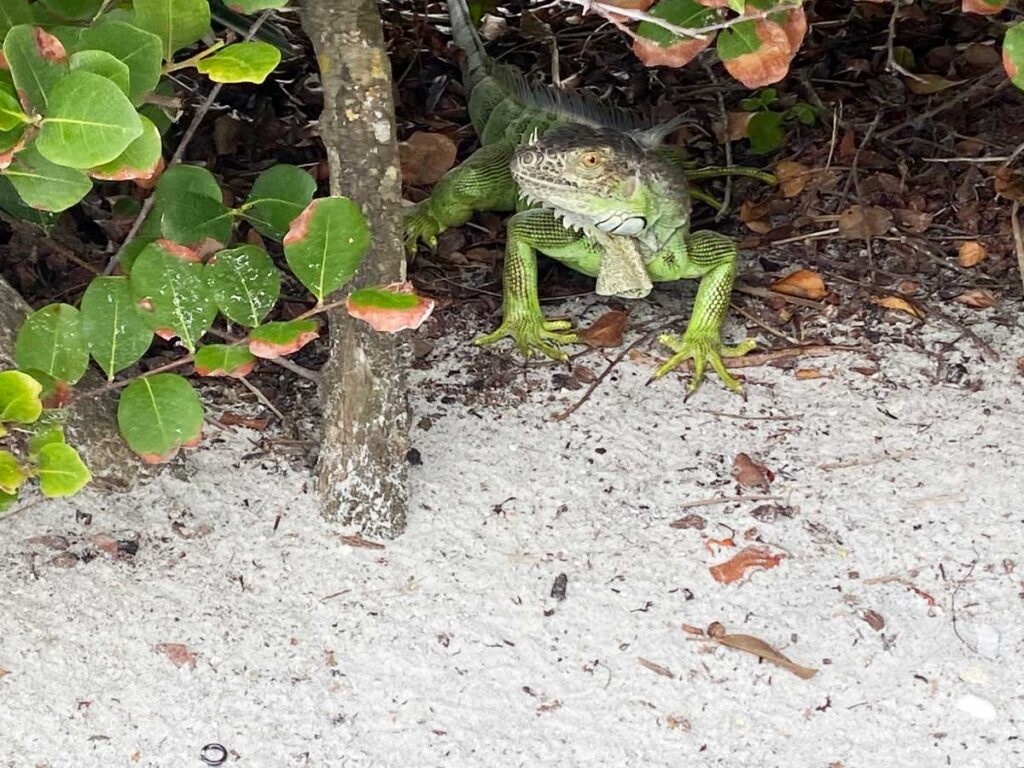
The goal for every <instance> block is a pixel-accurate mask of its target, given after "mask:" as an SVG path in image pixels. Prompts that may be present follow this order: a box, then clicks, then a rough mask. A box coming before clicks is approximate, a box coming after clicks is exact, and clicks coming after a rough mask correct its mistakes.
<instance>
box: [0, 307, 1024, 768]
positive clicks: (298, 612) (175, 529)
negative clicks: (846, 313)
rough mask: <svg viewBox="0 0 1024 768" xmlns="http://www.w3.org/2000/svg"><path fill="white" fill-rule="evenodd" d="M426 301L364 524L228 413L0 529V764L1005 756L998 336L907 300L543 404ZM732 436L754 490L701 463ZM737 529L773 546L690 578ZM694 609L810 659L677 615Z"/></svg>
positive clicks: (1020, 627)
mask: <svg viewBox="0 0 1024 768" xmlns="http://www.w3.org/2000/svg"><path fill="white" fill-rule="evenodd" d="M671 301H672V300H671V299H666V302H668V303H669V304H670V303H671ZM583 307H584V305H583V304H578V303H570V304H569V305H567V307H566V309H567V310H568V311H570V312H572V313H577V314H578V313H579V311H581V308H583ZM667 309H668V310H669V311H671V310H672V309H673V307H672V306H668V307H667ZM677 309H678V307H677ZM589 311H590V313H591V314H593V313H595V312H597V311H598V309H597V308H594V307H591V309H590V310H589ZM664 311H666V308H662V309H659V310H657V312H659V313H662V312H664ZM645 312H646V313H647V315H646V317H647V319H649V318H650V317H653V316H654V310H653V309H646V310H641V311H640V313H639V317H638V320H640V321H643V320H644V319H645V315H644V313H645ZM963 312H964V314H963V318H964V322H972V323H973V322H978V321H979V320H981V321H984V320H985V318H986V315H985V313H984V312H972V311H969V310H963ZM448 322H449V323H450V324H451V325H452V330H451V332H450V333H449V334H448V335H446V336H444V337H443V338H441V339H440V340H438V341H437V342H436V344H435V346H434V349H433V351H431V352H430V353H429V355H428V356H427V357H426V358H425V362H426V364H427V365H426V366H425V369H424V370H418V371H416V372H415V373H414V392H413V406H414V409H415V412H416V415H417V418H416V421H418V422H419V425H418V426H417V428H416V430H415V434H414V445H415V447H416V449H417V450H418V451H419V455H420V457H421V459H422V464H420V465H417V466H414V467H413V468H412V483H413V489H412V490H413V501H412V511H411V514H410V525H409V530H408V532H407V533H406V534H405V535H404V536H402V537H401V538H400V539H398V540H396V541H391V542H382V544H383V546H382V548H366V547H357V546H351V545H350V543H349V544H346V543H345V542H344V541H343V540H342V534H345V533H351V532H350V531H339V530H336V529H332V528H330V527H328V526H326V525H324V524H322V523H321V521H320V519H319V517H318V516H317V512H316V507H315V496H314V495H313V493H312V483H311V478H310V475H309V474H308V472H306V471H304V470H303V469H302V468H296V467H293V466H291V465H289V464H288V463H287V462H286V461H284V460H283V459H281V458H275V457H274V455H273V454H272V453H268V452H266V451H265V450H264V448H262V447H261V443H260V441H261V439H262V440H265V439H266V436H265V435H263V436H261V435H258V434H256V433H254V432H247V431H244V430H241V431H239V430H230V431H229V430H217V431H211V434H210V436H209V437H208V439H207V441H206V446H205V448H206V449H205V450H202V451H198V452H194V453H192V454H190V455H189V456H188V457H187V458H186V459H184V460H183V462H182V463H181V465H180V466H178V467H177V468H176V469H175V470H174V471H172V472H168V473H166V474H165V475H163V476H162V477H160V478H159V479H157V480H154V481H151V482H149V483H147V484H145V485H143V486H140V487H138V488H137V489H135V490H134V491H132V492H131V493H129V494H125V495H120V496H107V495H104V494H102V493H99V492H95V491H90V492H87V493H84V494H82V495H81V496H79V497H77V498H75V499H73V500H72V501H68V502H64V503H53V504H49V505H38V506H34V507H32V508H30V509H28V510H26V511H24V512H21V513H19V514H16V515H14V516H13V517H10V518H9V519H7V520H4V521H3V523H2V524H0V526H2V529H0V530H2V533H3V535H2V536H0V734H2V736H0V765H4V766H16V767H17V768H24V767H25V766H47V767H48V768H57V767H58V766H61V767H63V766H68V767H74V768H88V767H90V766H158V767H160V768H165V767H166V768H172V767H173V768H177V767H179V766H190V765H197V766H201V765H202V762H201V761H200V750H201V749H202V748H203V746H204V745H206V744H208V743H211V742H216V743H220V744H222V745H223V746H224V747H225V748H226V749H227V750H228V752H229V757H228V760H227V763H226V764H227V765H239V766H267V767H268V768H284V767H285V766H360V767H361V766H377V767H385V766H389V767H390V766H394V767H395V768H398V767H402V768H405V767H412V766H526V765H531V766H532V765H559V766H587V767H590V766H652V767H654V766H666V767H667V766H679V765H689V766H729V767H730V768H737V767H743V768H745V767H747V766H751V767H752V766H757V767H758V768H769V767H771V766H787V768H788V767H790V766H797V767H801V768H802V767H804V766H807V767H808V768H836V767H838V766H842V767H843V768H860V767H861V766H876V765H884V766H890V767H892V766H913V767H914V768H922V767H924V766H955V767H957V768H973V767H974V766H985V767H986V768H991V767H992V766H1001V767H1006V768H1011V767H1013V768H1015V767H1016V766H1022V765H1024V740H1022V739H1021V738H1020V734H1021V733H1022V730H1024V676H1022V675H1021V674H1020V671H1019V666H1020V662H1019V660H1020V657H1021V653H1022V651H1024V612H1022V597H1024V582H1022V575H1021V573H1022V571H1021V569H1022V568H1024V563H1021V562H1020V558H1021V551H1022V549H1024V509H1022V505H1024V502H1022V498H1024V479H1022V478H1024V441H1022V440H1021V427H1022V424H1024V421H1022V417H1024V405H1022V398H1021V394H1022V389H1024V377H1022V375H1021V374H1020V372H1019V371H1018V369H1017V363H1016V360H1017V358H1018V357H1020V356H1022V355H1024V337H1022V336H1021V334H1020V330H1019V328H1006V327H1001V326H999V325H996V324H990V323H986V322H981V323H979V324H977V325H975V326H974V331H975V332H976V333H977V334H978V335H979V336H981V337H983V338H984V339H986V340H987V341H988V342H989V343H991V344H992V346H993V347H994V348H996V349H997V350H998V351H999V353H1000V358H1001V359H1000V360H999V361H997V362H993V363H988V362H986V361H984V360H983V359H982V356H981V354H980V350H979V348H978V346H977V344H976V343H975V342H973V341H972V340H971V339H970V338H968V337H965V336H963V335H962V333H961V332H960V331H958V330H957V329H956V328H954V327H951V326H946V325H941V324H935V325H929V326H927V327H926V328H925V329H923V330H921V331H920V332H917V331H909V330H908V335H912V336H913V337H914V338H915V339H916V340H917V342H916V344H913V345H911V344H892V345H890V344H881V345H878V346H876V347H875V348H873V350H872V352H873V354H874V355H876V356H877V358H878V359H877V362H875V361H873V360H871V359H870V356H868V355H866V354H863V353H845V354H837V355H834V356H830V357H827V358H821V359H816V360H805V361H801V362H800V367H803V368H808V367H817V368H820V369H821V372H822V374H824V375H823V377H822V378H818V379H810V380H802V379H799V378H797V377H796V376H795V375H794V372H793V371H792V370H785V369H779V368H772V367H763V368H756V369H748V370H747V371H745V374H746V377H747V392H748V399H747V401H746V402H744V401H742V400H740V399H739V398H736V397H734V396H732V395H730V394H729V393H727V392H726V391H725V390H724V389H722V388H721V387H720V386H718V384H717V382H716V381H715V380H714V379H709V381H708V382H707V383H706V385H705V386H704V387H703V388H702V389H701V391H700V393H699V394H698V396H697V397H695V398H692V399H691V400H690V401H689V402H687V403H686V404H684V403H683V402H682V396H683V393H684V390H683V379H681V378H671V379H668V380H665V381H661V382H658V383H655V384H652V385H651V386H644V384H645V381H646V379H647V376H648V373H649V364H648V363H647V362H645V361H644V360H642V359H641V360H639V361H634V360H630V359H626V360H624V361H623V362H622V363H621V364H620V365H618V366H617V367H616V368H615V369H614V370H613V371H612V373H611V375H609V376H608V377H607V379H606V380H605V381H604V382H603V383H602V384H601V386H600V387H598V388H597V390H596V391H595V392H594V394H593V396H592V397H591V398H590V399H589V400H588V401H587V402H586V403H585V404H584V405H583V406H582V407H581V408H580V410H579V411H577V412H576V413H575V414H574V415H573V416H572V417H570V418H569V419H567V420H564V421H554V420H552V419H551V415H552V413H554V412H556V411H559V410H561V409H563V408H565V407H566V406H567V405H570V404H572V403H573V402H575V401H576V400H578V399H579V397H580V396H581V395H582V393H583V390H578V389H577V390H570V389H566V388H560V386H559V384H560V383H562V384H564V383H565V376H564V369H560V368H557V367H552V366H541V367H536V368H530V369H528V370H523V371H521V372H515V373H514V374H513V380H512V382H511V383H510V384H508V385H503V386H502V387H500V388H495V387H493V386H491V385H489V384H488V382H487V381H483V382H482V383H481V381H480V375H479V373H477V372H475V371H476V370H478V369H476V368H474V365H475V364H476V363H478V362H479V361H480V360H485V361H486V360H492V359H493V360H499V359H500V358H497V357H494V356H495V355H496V353H495V352H492V351H488V350H480V349H476V348H472V347H468V346H466V345H465V342H466V341H467V339H468V337H469V336H470V335H471V334H472V332H473V329H472V328H470V325H471V321H470V319H468V318H466V319H464V320H459V319H458V318H456V319H455V320H454V321H453V319H452V318H449V320H448ZM885 322H887V323H900V322H902V321H899V320H895V319H892V318H888V319H886V320H885ZM636 336H637V335H636V334H635V333H634V334H631V335H628V337H627V342H630V341H633V340H635V339H636ZM833 338H834V340H836V341H843V340H844V338H843V334H842V333H841V332H839V331H836V332H834V333H833ZM639 349H640V350H642V351H643V352H645V353H648V354H658V352H657V350H656V349H655V347H654V346H652V345H644V346H641V347H639ZM611 357H612V355H611V354H609V355H608V359H610V358H611ZM578 364H580V365H585V366H587V367H589V368H590V369H592V371H593V372H594V373H599V372H600V371H601V370H602V369H603V368H604V366H605V364H606V363H605V361H604V360H603V359H602V358H601V357H600V356H599V355H597V354H596V353H593V354H591V355H589V356H587V357H584V358H581V359H580V360H579V361H578ZM868 367H877V368H878V369H879V370H878V372H877V373H875V374H874V375H870V376H868V375H865V373H864V372H858V371H857V370H854V369H855V368H861V369H864V368H868ZM559 376H561V378H559ZM741 452H743V453H747V454H748V455H749V456H751V457H752V458H753V459H754V460H756V461H758V462H761V463H763V464H764V465H766V466H767V467H768V468H769V469H770V470H771V471H772V472H773V473H774V477H775V479H774V482H773V483H772V484H771V486H770V488H769V489H768V490H767V492H766V491H764V490H761V489H757V488H753V489H752V488H739V487H738V486H737V483H736V481H735V480H734V479H733V478H732V477H731V469H732V465H733V461H734V459H735V457H736V455H737V454H738V453H741ZM738 495H739V496H743V497H749V496H765V495H768V496H771V497H773V498H772V499H768V500H765V499H760V500H730V499H731V497H735V496H738ZM719 498H722V499H726V501H721V502H717V503H710V504H707V505H701V506H687V505H693V504H694V503H695V502H701V501H704V500H715V499H719ZM773 505H777V506H773ZM684 515H699V516H700V517H701V518H702V519H703V521H704V524H705V527H704V528H703V530H700V529H698V528H684V529H679V528H672V527H670V526H669V523H671V522H672V521H674V520H677V519H679V518H681V517H683V516H684ZM733 532H735V533H734V537H735V540H736V543H737V544H738V545H739V546H740V547H743V546H747V545H759V546H764V547H767V548H768V549H769V550H770V551H771V552H773V553H777V554H783V555H785V556H786V557H785V558H784V559H783V560H782V561H781V563H780V564H779V565H778V567H776V568H774V569H771V570H765V571H757V572H752V573H751V574H750V575H748V577H747V578H746V579H744V580H743V581H741V582H737V583H732V584H723V583H719V582H718V581H716V580H714V579H713V578H712V576H711V572H710V571H709V567H710V566H713V565H715V564H717V563H720V562H722V561H725V560H727V559H728V558H730V557H731V556H732V555H733V554H735V551H734V550H730V549H729V548H725V549H721V550H720V549H719V548H717V547H715V546H714V545H711V544H710V543H709V541H708V540H709V539H712V538H714V539H722V538H726V537H729V536H730V535H731V534H733ZM747 539H751V540H749V541H748V540H747ZM118 541H120V542H122V543H121V544H120V545H118V543H117V542H118ZM349 542H351V540H349ZM560 574H565V576H566V577H567V579H566V584H567V587H566V597H565V599H564V600H558V599H556V598H553V597H552V596H551V591H552V585H553V583H554V582H555V580H556V578H557V577H558V576H559V575H560ZM713 621H718V622H721V623H723V624H724V625H725V627H726V629H727V630H728V631H729V632H737V633H746V634H751V635H755V636H757V637H759V638H762V639H763V640H765V641H766V642H769V643H771V644H772V645H774V646H776V647H777V648H779V649H780V650H782V651H783V652H784V653H785V654H786V655H788V656H789V657H790V658H791V659H792V660H793V661H795V662H798V663H800V664H804V665H807V666H810V667H814V668H818V669H819V672H818V673H817V675H816V676H814V677H813V678H811V679H809V680H803V679H799V678H798V677H796V676H794V675H793V674H791V673H790V672H788V671H786V670H784V669H781V668H779V667H776V666H773V665H770V664H768V663H764V662H761V663H759V662H758V660H757V659H756V658H755V657H754V656H751V655H748V654H745V653H742V652H740V651H737V650H733V649H730V648H725V647H721V646H716V645H714V644H712V643H709V642H707V641H706V640H701V639H699V638H694V637H693V636H691V635H688V634H686V633H685V632H684V631H683V630H682V628H681V626H682V625H683V624H684V623H685V624H689V625H695V626H698V627H706V626H707V625H708V624H709V623H710V622H713ZM176 644H180V645H176Z"/></svg>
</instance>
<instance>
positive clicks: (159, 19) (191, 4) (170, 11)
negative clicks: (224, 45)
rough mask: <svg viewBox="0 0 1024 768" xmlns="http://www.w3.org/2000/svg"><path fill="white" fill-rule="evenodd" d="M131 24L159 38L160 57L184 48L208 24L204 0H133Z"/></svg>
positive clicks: (197, 38) (208, 14) (167, 56)
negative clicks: (133, 11)
mask: <svg viewBox="0 0 1024 768" xmlns="http://www.w3.org/2000/svg"><path fill="white" fill-rule="evenodd" d="M132 6H133V7H134V9H135V24H136V25H137V26H138V27H139V28H140V29H144V30H146V31H147V32H152V33H153V34H154V35H156V36H157V37H159V38H160V41H161V43H162V44H163V53H164V58H165V59H167V60H170V59H171V58H172V57H173V56H174V54H175V52H176V51H179V50H181V49H182V48H187V47H188V46H190V45H192V44H193V43H195V42H197V41H198V40H199V38H201V37H202V36H203V35H204V34H205V33H206V30H207V29H209V27H210V3H209V1H208V0H134V2H133V3H132Z"/></svg>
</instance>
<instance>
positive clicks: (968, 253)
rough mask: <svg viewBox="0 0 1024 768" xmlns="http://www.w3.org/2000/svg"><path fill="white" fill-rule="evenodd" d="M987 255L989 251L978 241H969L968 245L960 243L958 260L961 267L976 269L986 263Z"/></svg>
mask: <svg viewBox="0 0 1024 768" xmlns="http://www.w3.org/2000/svg"><path fill="white" fill-rule="evenodd" d="M986 255H988V249H987V248H985V246H984V245H982V244H981V243H979V242H978V241H977V240H968V241H967V242H966V243H960V251H959V253H958V254H957V258H956V260H957V261H958V262H959V263H960V266H961V267H974V266H977V265H978V264H980V263H981V262H982V261H984V259H985V256H986Z"/></svg>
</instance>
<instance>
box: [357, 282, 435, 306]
mask: <svg viewBox="0 0 1024 768" xmlns="http://www.w3.org/2000/svg"><path fill="white" fill-rule="evenodd" d="M348 303H349V304H352V305H353V306H357V307H372V308H373V309H390V310H394V309H397V310H405V309H415V308H416V307H418V306H419V304H420V297H419V296H417V295H416V294H415V293H411V292H409V293H403V292H401V291H389V290H387V289H386V288H378V287H371V288H360V289H359V290H358V291H352V293H351V294H349V297H348Z"/></svg>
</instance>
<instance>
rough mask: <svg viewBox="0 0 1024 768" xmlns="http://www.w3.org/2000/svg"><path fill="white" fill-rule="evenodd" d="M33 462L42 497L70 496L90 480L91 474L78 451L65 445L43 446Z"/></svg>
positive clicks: (51, 444)
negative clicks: (34, 462)
mask: <svg viewBox="0 0 1024 768" xmlns="http://www.w3.org/2000/svg"><path fill="white" fill-rule="evenodd" d="M35 461H36V468H35V474H36V477H38V478H39V490H41V491H42V492H43V496H48V497H50V498H55V497H59V496H71V495H72V494H75V493H78V492H79V491H80V490H82V488H83V487H84V486H85V485H86V483H88V482H89V481H90V480H91V479H92V473H90V472H89V468H88V467H87V466H85V462H84V461H82V457H81V456H79V455H78V451H76V450H75V449H74V448H72V447H71V446H70V445H67V444H66V443H50V444H49V445H44V446H43V447H42V449H40V451H39V453H38V454H37V455H36V457H35Z"/></svg>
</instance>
